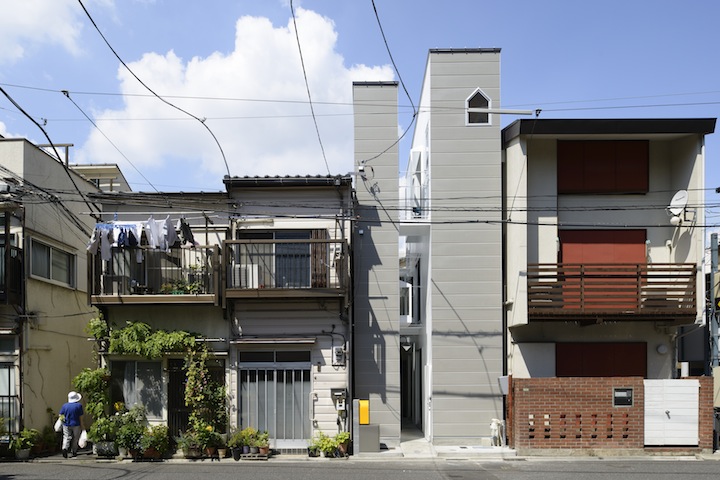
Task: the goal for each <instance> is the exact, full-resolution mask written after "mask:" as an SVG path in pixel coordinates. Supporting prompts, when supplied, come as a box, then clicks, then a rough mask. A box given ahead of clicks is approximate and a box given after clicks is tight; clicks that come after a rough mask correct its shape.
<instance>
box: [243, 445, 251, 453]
mask: <svg viewBox="0 0 720 480" xmlns="http://www.w3.org/2000/svg"><path fill="white" fill-rule="evenodd" d="M242 453H243V455H247V454H248V453H250V445H243V446H242Z"/></svg>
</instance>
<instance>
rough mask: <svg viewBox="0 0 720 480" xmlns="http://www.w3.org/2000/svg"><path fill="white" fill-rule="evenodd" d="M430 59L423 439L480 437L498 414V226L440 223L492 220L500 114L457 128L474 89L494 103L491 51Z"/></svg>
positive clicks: (496, 203) (495, 65) (496, 207)
mask: <svg viewBox="0 0 720 480" xmlns="http://www.w3.org/2000/svg"><path fill="white" fill-rule="evenodd" d="M430 62H431V67H430V75H431V82H430V84H431V92H430V95H431V111H432V113H431V125H432V127H431V140H430V143H431V151H430V164H431V170H432V171H431V179H432V187H431V188H432V193H431V195H432V222H433V227H432V237H431V238H432V245H431V254H432V269H433V274H432V278H433V284H432V306H433V311H432V345H433V352H432V355H433V435H434V438H435V439H440V438H443V437H467V436H472V437H478V436H487V435H489V424H490V421H491V419H492V418H496V417H500V418H501V415H502V396H501V395H499V389H498V388H497V377H498V376H499V375H500V374H501V371H502V353H501V352H502V332H501V330H502V270H501V253H502V249H501V227H500V225H499V224H480V223H478V224H472V223H468V224H464V223H446V224H444V223H442V222H443V221H447V222H452V221H459V222H464V221H468V220H470V219H475V220H499V219H500V207H501V197H500V194H501V190H500V188H501V153H500V141H499V138H500V136H499V135H500V130H499V121H500V119H499V118H498V117H497V116H495V117H494V118H491V121H493V122H494V124H493V125H489V126H483V127H477V126H466V125H465V112H464V106H465V101H466V99H467V98H468V97H469V96H471V95H472V94H473V93H474V91H475V89H476V88H480V89H481V90H482V91H483V93H484V94H485V95H487V96H489V97H490V98H491V106H492V107H493V108H498V107H499V106H500V100H499V93H500V91H499V87H500V85H499V83H500V77H499V73H500V69H499V54H497V53H478V52H474V53H447V52H444V53H431V54H430ZM443 107H448V108H447V109H443ZM488 192H492V193H490V194H488ZM453 199H464V200H463V201H457V200H453ZM440 207H446V208H447V209H448V210H443V209H441V208H440ZM463 210H464V211H463ZM458 258H460V259H464V258H471V259H472V266H473V267H474V269H475V271H468V269H462V268H460V269H459V268H458ZM460 352H461V353H462V354H463V356H462V359H457V361H450V360H448V359H450V358H454V357H456V356H457V355H458V353H460Z"/></svg>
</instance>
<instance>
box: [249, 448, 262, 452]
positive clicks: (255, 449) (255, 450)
mask: <svg viewBox="0 0 720 480" xmlns="http://www.w3.org/2000/svg"><path fill="white" fill-rule="evenodd" d="M259 451H260V449H259V448H258V447H250V453H258V452H259Z"/></svg>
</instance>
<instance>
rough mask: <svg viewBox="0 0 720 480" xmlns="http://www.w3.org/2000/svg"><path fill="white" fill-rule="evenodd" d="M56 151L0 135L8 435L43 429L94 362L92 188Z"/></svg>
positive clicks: (0, 315) (0, 354) (0, 407)
mask: <svg viewBox="0 0 720 480" xmlns="http://www.w3.org/2000/svg"><path fill="white" fill-rule="evenodd" d="M48 152H50V153H48ZM55 155H57V151H52V150H51V149H48V151H47V152H46V151H45V150H43V149H41V148H39V147H38V146H36V145H34V144H32V143H30V142H29V141H27V140H25V139H21V138H0V213H1V214H2V219H3V222H2V225H3V226H2V232H0V252H1V254H0V417H2V418H3V420H4V421H5V427H6V428H7V430H8V432H9V433H11V434H12V433H15V432H18V431H19V430H20V429H21V428H23V427H27V428H36V429H38V430H41V429H42V428H43V427H46V426H51V425H52V423H53V419H52V417H51V415H50V414H49V411H48V409H51V410H52V411H54V412H56V413H57V412H58V410H59V409H60V407H61V406H62V404H63V403H65V402H66V401H67V393H68V391H69V390H71V389H72V379H73V378H74V377H75V375H77V374H78V373H79V372H80V371H81V370H82V369H83V368H85V367H92V366H93V365H94V359H93V356H92V346H91V345H90V344H89V342H88V341H87V335H86V334H85V332H84V328H85V325H86V324H87V322H88V320H89V319H90V318H92V317H93V316H94V312H93V310H92V309H91V308H90V307H88V305H87V302H86V295H87V294H86V292H87V281H86V277H85V274H84V272H85V271H86V255H85V246H86V240H87V236H88V235H89V233H90V232H91V231H92V228H93V225H94V220H93V218H92V216H91V215H90V213H93V214H97V212H98V211H99V208H98V206H97V205H94V204H93V203H92V202H89V201H88V198H87V195H89V194H91V193H93V192H96V191H97V187H96V186H95V185H93V184H91V183H90V182H88V181H86V180H85V179H84V178H83V177H81V176H80V175H78V174H76V173H74V172H73V171H72V170H70V169H69V168H68V167H67V165H66V164H65V163H63V162H62V161H61V160H58V158H57V157H56V156H55Z"/></svg>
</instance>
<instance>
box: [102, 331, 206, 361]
mask: <svg viewBox="0 0 720 480" xmlns="http://www.w3.org/2000/svg"><path fill="white" fill-rule="evenodd" d="M194 346H195V336H194V335H192V334H190V333H188V332H186V331H182V330H180V331H172V332H168V331H165V330H155V331H153V329H152V328H151V327H150V325H148V324H147V323H143V322H128V324H127V326H126V327H125V328H118V329H113V330H112V332H111V333H110V348H109V351H110V353H114V354H121V355H139V356H142V357H145V358H149V359H157V358H161V357H162V356H163V354H164V353H168V352H184V351H187V350H188V349H191V348H193V347H194Z"/></svg>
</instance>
